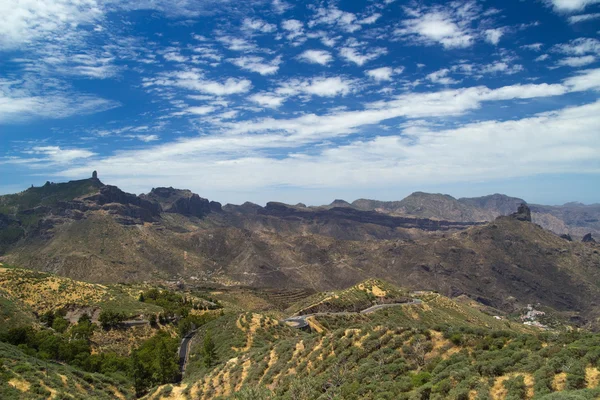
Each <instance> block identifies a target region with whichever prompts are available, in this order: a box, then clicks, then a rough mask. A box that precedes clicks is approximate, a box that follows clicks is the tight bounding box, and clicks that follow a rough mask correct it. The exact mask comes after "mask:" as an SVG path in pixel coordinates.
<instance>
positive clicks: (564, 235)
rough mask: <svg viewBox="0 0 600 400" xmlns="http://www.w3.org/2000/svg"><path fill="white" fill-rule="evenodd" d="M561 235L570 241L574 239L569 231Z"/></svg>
mask: <svg viewBox="0 0 600 400" xmlns="http://www.w3.org/2000/svg"><path fill="white" fill-rule="evenodd" d="M560 237H561V238H563V239H565V240H568V241H569V242H572V241H573V238H572V237H571V235H569V234H568V233H565V234H562V235H560Z"/></svg>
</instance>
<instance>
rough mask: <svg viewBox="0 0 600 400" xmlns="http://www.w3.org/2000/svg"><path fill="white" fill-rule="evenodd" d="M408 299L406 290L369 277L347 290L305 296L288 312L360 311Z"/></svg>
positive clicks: (300, 313)
mask: <svg viewBox="0 0 600 400" xmlns="http://www.w3.org/2000/svg"><path fill="white" fill-rule="evenodd" d="M408 301H410V298H409V296H408V292H407V291H406V290H404V289H401V288H399V287H397V286H395V285H392V284H390V283H388V282H385V281H382V280H379V279H369V280H366V281H364V282H362V283H359V284H357V285H354V286H352V287H351V288H348V289H345V290H341V291H336V292H327V293H318V294H316V295H314V296H310V297H308V298H305V299H303V300H302V301H300V302H298V303H296V304H294V305H293V306H291V307H290V308H288V310H287V313H290V314H299V315H303V314H313V313H320V312H342V311H350V312H358V311H361V310H364V309H365V308H368V307H371V306H373V305H376V304H386V303H403V302H408Z"/></svg>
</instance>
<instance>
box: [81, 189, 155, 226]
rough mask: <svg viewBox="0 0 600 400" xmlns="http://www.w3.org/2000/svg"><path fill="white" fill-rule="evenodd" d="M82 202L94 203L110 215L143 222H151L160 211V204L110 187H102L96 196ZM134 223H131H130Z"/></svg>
mask: <svg viewBox="0 0 600 400" xmlns="http://www.w3.org/2000/svg"><path fill="white" fill-rule="evenodd" d="M83 200H84V201H85V202H90V203H95V204H97V205H99V206H101V207H102V208H103V209H106V210H108V211H109V212H110V213H111V214H117V215H120V216H123V217H128V218H131V219H133V220H141V221H144V222H151V221H153V220H154V219H155V218H156V217H158V216H159V215H160V212H161V211H162V209H161V207H160V204H158V203H155V202H152V201H149V200H146V199H143V198H141V197H138V196H136V195H135V194H131V193H126V192H124V191H122V190H121V189H119V188H118V187H116V186H110V185H106V186H103V187H102V188H100V191H99V192H98V193H97V194H94V195H91V196H88V197H86V198H84V199H83ZM136 222H137V221H131V223H136ZM128 224H129V222H128Z"/></svg>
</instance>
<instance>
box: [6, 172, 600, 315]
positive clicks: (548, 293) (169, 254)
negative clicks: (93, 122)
mask: <svg viewBox="0 0 600 400" xmlns="http://www.w3.org/2000/svg"><path fill="white" fill-rule="evenodd" d="M522 203H525V202H524V201H523V200H521V199H517V198H510V197H507V196H503V195H492V196H486V197H481V198H470V199H458V200H457V199H454V198H452V197H450V196H447V195H437V194H426V193H414V194H413V195H411V196H409V197H407V198H405V199H403V200H401V201H398V202H378V201H374V200H357V201H355V202H353V203H351V204H350V203H346V202H343V201H339V200H338V201H335V202H333V203H332V204H330V205H327V206H319V207H307V206H305V205H303V204H298V205H294V206H292V205H286V204H282V203H276V202H270V203H267V204H266V206H264V207H262V206H259V205H256V204H252V203H245V204H242V205H225V206H221V204H219V203H217V202H214V201H209V200H207V199H204V198H201V197H200V196H198V195H197V194H194V193H192V192H190V191H188V190H179V189H174V188H154V189H152V191H151V192H150V193H148V194H144V195H139V196H138V195H134V194H129V193H125V192H123V191H122V190H120V189H119V188H117V187H115V186H110V185H105V184H104V183H102V182H101V181H100V180H99V179H98V178H97V175H96V174H94V175H93V177H92V178H89V179H83V180H78V181H71V182H67V183H50V182H47V183H46V184H45V185H44V186H42V187H32V188H29V189H27V190H25V191H23V192H21V193H18V194H13V195H5V196H0V252H1V254H2V256H1V258H0V260H1V261H2V262H4V263H7V264H13V265H18V266H21V267H26V268H31V269H37V270H42V271H47V272H53V273H57V274H59V275H63V276H68V277H71V278H74V279H80V280H86V281H91V282H99V283H113V282H135V281H153V282H155V281H162V282H164V281H177V280H179V281H181V282H183V283H185V284H187V285H198V286H211V285H212V286H219V285H222V286H253V287H277V288H311V289H315V290H331V289H339V288H343V287H348V286H351V285H353V284H356V283H357V282H359V281H361V280H364V279H367V278H372V277H376V278H382V279H386V280H388V281H390V282H393V283H396V284H399V285H401V286H403V287H406V288H408V289H413V290H418V289H427V290H436V291H438V292H440V293H442V294H444V295H447V296H451V297H457V296H461V295H466V296H469V297H471V298H472V299H475V300H476V301H478V302H480V303H483V304H484V305H486V306H490V307H495V308H498V309H502V310H505V311H507V312H510V311H511V310H513V309H515V308H518V307H522V306H523V305H525V304H528V303H541V304H543V305H545V306H548V307H551V308H553V309H554V310H556V311H557V312H558V313H561V314H562V315H563V316H565V317H566V318H568V319H571V321H573V322H576V323H581V324H591V325H595V324H597V323H598V317H600V304H597V303H596V302H595V301H594V300H593V299H595V298H600V249H599V247H598V246H597V245H596V244H595V243H593V242H592V240H593V239H590V240H587V242H588V243H581V242H580V241H579V240H573V239H579V237H581V236H583V234H584V232H585V233H589V232H592V236H590V238H591V237H593V234H594V233H596V232H597V225H598V218H597V216H598V215H600V206H599V205H591V206H584V205H580V204H567V205H564V206H560V207H550V206H538V205H530V206H529V207H526V206H524V207H521V208H522V209H521V210H520V211H521V212H520V213H513V212H514V211H516V210H517V208H518V205H520V204H522ZM529 212H531V217H530V216H529ZM511 213H513V214H511ZM506 214H509V215H506ZM531 220H533V222H531ZM557 221H558V222H557ZM536 222H537V223H536ZM557 227H564V230H563V228H560V229H558V228H557ZM595 227H596V228H595ZM545 228H546V229H545ZM559 233H560V234H563V235H564V236H563V237H560V236H559V235H558V234H559ZM567 233H568V234H570V235H571V236H566V234H567Z"/></svg>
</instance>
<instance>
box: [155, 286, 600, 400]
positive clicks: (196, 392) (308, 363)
mask: <svg viewBox="0 0 600 400" xmlns="http://www.w3.org/2000/svg"><path fill="white" fill-rule="evenodd" d="M406 307H407V308H410V309H412V310H408V309H407V310H405V309H403V308H393V309H387V310H382V311H379V312H377V313H375V314H373V315H369V316H361V317H359V319H357V320H355V321H350V320H348V318H344V321H340V320H339V319H336V318H333V319H330V318H326V317H323V318H319V321H318V322H319V323H320V324H321V325H322V326H323V327H325V331H324V332H323V333H321V334H318V333H302V332H298V333H297V334H293V333H290V332H289V331H288V330H287V329H282V327H281V326H280V325H275V324H270V323H269V322H268V319H265V318H264V317H262V316H260V315H258V314H242V315H240V316H229V317H226V319H225V320H218V321H215V322H214V323H213V324H214V325H211V324H209V325H207V326H206V330H203V331H202V332H201V333H200V334H199V336H198V339H197V340H196V342H195V345H194V347H193V356H192V361H191V363H192V364H191V366H193V367H191V368H190V369H189V370H188V372H187V374H186V377H185V378H184V380H183V382H182V384H180V385H167V386H161V387H159V388H157V389H156V390H154V391H153V392H151V393H150V394H149V395H148V396H147V398H148V399H255V400H260V399H305V400H309V399H310V400H313V399H345V400H346V399H356V400H358V399H374V400H375V399H407V400H412V399H415V400H416V399H431V400H434V399H439V400H441V399H494V400H496V399H498V400H500V399H502V400H504V399H532V398H535V399H542V398H544V399H546V398H548V399H550V398H556V399H567V398H571V397H566V396H567V393H569V394H572V395H574V396H582V397H572V398H574V399H579V398H582V399H588V398H589V399H596V398H597V396H600V389H599V388H598V383H599V381H600V370H599V369H598V368H599V367H600V345H599V344H598V343H600V342H599V341H598V339H599V338H600V337H599V336H598V335H597V334H596V335H593V334H587V333H580V334H548V333H544V332H540V331H534V330H525V329H524V328H523V327H522V326H520V325H517V324H507V323H506V322H505V321H497V320H495V319H493V318H491V317H489V316H485V315H482V314H481V313H479V312H478V311H476V310H467V309H465V308H464V307H461V306H459V305H457V304H455V303H453V302H452V301H450V300H448V299H443V298H435V299H433V298H432V299H431V301H429V302H427V303H425V305H423V306H422V309H421V310H414V308H415V307H417V306H415V305H411V306H406ZM452 309H454V311H453V312H451V311H450V310H452ZM426 314H428V315H429V318H424V316H425V315H426ZM494 321H495V322H494ZM433 323H439V325H435V326H434V325H432V324H433ZM206 332H210V335H211V337H212V339H213V340H214V342H215V343H216V345H217V361H216V364H215V365H214V366H212V367H207V366H205V365H204V364H203V363H202V348H203V346H202V337H203V336H204V335H206ZM575 394H577V395H575ZM544 396H550V397H544ZM552 396H555V397H552Z"/></svg>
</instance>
